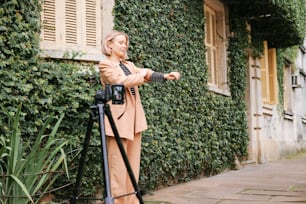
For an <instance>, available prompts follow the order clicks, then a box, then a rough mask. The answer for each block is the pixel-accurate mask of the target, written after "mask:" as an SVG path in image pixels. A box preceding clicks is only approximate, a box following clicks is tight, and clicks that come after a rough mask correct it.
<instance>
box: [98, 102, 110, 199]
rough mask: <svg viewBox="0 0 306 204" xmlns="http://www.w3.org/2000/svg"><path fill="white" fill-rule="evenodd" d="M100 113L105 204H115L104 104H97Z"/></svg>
mask: <svg viewBox="0 0 306 204" xmlns="http://www.w3.org/2000/svg"><path fill="white" fill-rule="evenodd" d="M97 106H98V111H99V128H100V135H101V146H102V159H103V165H102V168H103V169H104V171H103V173H104V186H105V194H106V195H105V200H104V202H105V204H113V203H114V199H113V198H112V197H111V196H112V195H111V188H110V177H109V168H108V158H107V146H106V136H105V126H104V104H97Z"/></svg>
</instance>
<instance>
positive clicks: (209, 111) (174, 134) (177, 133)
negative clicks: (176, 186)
mask: <svg viewBox="0 0 306 204" xmlns="http://www.w3.org/2000/svg"><path fill="white" fill-rule="evenodd" d="M115 5H116V6H115V8H114V15H115V29H117V30H122V31H124V32H126V33H128V34H129V36H130V40H131V46H130V58H131V60H132V61H134V62H135V63H136V64H138V65H139V66H144V67H150V68H153V69H155V70H156V71H161V72H169V71H171V70H177V71H179V72H181V74H182V79H181V80H180V81H178V82H167V83H165V84H162V85H160V84H156V85H155V84H150V85H146V86H144V87H142V90H141V93H142V101H143V104H144V107H145V111H146V113H147V118H148V122H149V129H148V130H147V131H145V133H144V136H143V151H142V153H143V154H142V163H141V165H142V171H141V185H143V186H145V188H146V189H154V188H156V187H159V186H161V185H170V184H172V183H175V182H183V181H187V180H191V179H193V178H196V177H198V176H200V175H203V174H204V175H206V176H208V175H212V174H215V173H219V172H221V171H223V170H224V169H227V168H232V167H233V166H234V157H235V156H237V157H239V158H241V157H243V156H246V154H247V152H246V147H247V140H248V137H247V133H246V130H247V129H246V117H245V103H244V102H243V101H244V89H245V73H246V55H245V53H244V49H243V48H244V47H243V46H245V44H246V38H245V36H243V37H244V38H242V39H240V37H241V36H239V35H238V36H235V37H234V38H233V39H232V40H231V42H230V47H231V48H232V49H233V52H230V56H231V57H233V58H234V59H235V60H233V61H232V62H231V63H230V67H231V68H233V69H229V70H231V74H230V76H231V78H232V80H231V84H230V86H231V92H232V97H226V96H222V95H217V94H214V93H211V92H209V91H208V89H207V67H206V62H205V47H204V13H203V1H201V0H196V1H189V0H181V1H129V0H120V1H119V0H117V1H116V3H115ZM239 25H241V24H239ZM244 25H245V24H242V25H241V26H244ZM244 30H245V29H244Z"/></svg>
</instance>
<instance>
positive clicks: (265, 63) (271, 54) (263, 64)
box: [260, 41, 278, 104]
mask: <svg viewBox="0 0 306 204" xmlns="http://www.w3.org/2000/svg"><path fill="white" fill-rule="evenodd" d="M276 66H277V65H276V49H275V48H268V42H267V41H264V53H263V56H262V58H261V59H260V69H261V82H262V99H263V103H266V104H276V103H277V102H278V100H277V98H278V97H277V93H278V91H277V70H276Z"/></svg>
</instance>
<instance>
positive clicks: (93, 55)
mask: <svg viewBox="0 0 306 204" xmlns="http://www.w3.org/2000/svg"><path fill="white" fill-rule="evenodd" d="M100 4H101V0H43V3H42V8H43V10H42V33H41V49H42V50H43V52H44V54H45V55H46V56H49V57H55V58H64V56H65V55H67V54H68V56H69V53H70V54H71V53H74V54H76V55H77V56H78V57H77V58H80V59H84V60H98V59H99V58H100V57H101V51H100V50H101V49H100V47H101V45H100V43H101V37H102V35H101V33H102V32H101V31H102V19H101V18H102V17H101V16H102V13H101V5H100ZM70 57H71V56H70Z"/></svg>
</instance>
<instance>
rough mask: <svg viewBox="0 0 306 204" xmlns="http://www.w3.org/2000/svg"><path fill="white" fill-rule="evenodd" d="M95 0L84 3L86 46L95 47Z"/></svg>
mask: <svg viewBox="0 0 306 204" xmlns="http://www.w3.org/2000/svg"><path fill="white" fill-rule="evenodd" d="M96 7H97V5H96V0H87V1H86V12H85V14H86V45H87V46H92V47H95V46H96V38H97V26H96V22H97V16H96Z"/></svg>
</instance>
